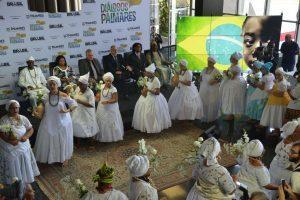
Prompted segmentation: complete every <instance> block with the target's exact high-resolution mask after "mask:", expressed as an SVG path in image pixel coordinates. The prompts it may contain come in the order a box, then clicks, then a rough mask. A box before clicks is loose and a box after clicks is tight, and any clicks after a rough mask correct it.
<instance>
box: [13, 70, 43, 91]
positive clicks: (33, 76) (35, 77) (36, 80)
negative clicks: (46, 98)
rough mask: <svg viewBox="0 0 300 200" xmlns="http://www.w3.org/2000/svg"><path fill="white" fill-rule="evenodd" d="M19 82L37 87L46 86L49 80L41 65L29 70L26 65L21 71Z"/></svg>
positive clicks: (25, 85)
mask: <svg viewBox="0 0 300 200" xmlns="http://www.w3.org/2000/svg"><path fill="white" fill-rule="evenodd" d="M18 84H19V86H21V87H25V88H27V87H28V86H31V87H33V88H37V87H42V86H45V85H46V84H47V81H46V78H45V76H44V74H43V72H42V70H41V69H40V68H39V67H34V68H33V69H32V70H29V69H28V67H26V68H24V69H23V70H22V71H21V72H20V75H19V82H18Z"/></svg>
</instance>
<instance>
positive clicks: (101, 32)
mask: <svg viewBox="0 0 300 200" xmlns="http://www.w3.org/2000/svg"><path fill="white" fill-rule="evenodd" d="M108 33H112V31H111V29H106V30H105V29H102V30H100V34H108Z"/></svg>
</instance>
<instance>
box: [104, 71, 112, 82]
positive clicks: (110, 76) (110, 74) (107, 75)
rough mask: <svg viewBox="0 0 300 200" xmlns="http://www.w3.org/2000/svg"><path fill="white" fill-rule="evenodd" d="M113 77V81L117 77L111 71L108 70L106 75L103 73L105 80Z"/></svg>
mask: <svg viewBox="0 0 300 200" xmlns="http://www.w3.org/2000/svg"><path fill="white" fill-rule="evenodd" d="M108 78H109V79H111V81H114V79H115V77H114V75H113V74H112V73H110V72H107V73H105V74H104V75H103V80H104V81H105V80H106V79H108Z"/></svg>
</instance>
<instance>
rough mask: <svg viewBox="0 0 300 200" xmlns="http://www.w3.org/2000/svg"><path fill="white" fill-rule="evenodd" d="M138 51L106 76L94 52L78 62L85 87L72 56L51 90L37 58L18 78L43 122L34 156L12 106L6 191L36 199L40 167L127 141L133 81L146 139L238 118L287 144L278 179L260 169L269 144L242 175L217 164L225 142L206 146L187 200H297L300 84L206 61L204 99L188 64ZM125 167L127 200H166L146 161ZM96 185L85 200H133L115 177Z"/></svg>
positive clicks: (109, 65)
mask: <svg viewBox="0 0 300 200" xmlns="http://www.w3.org/2000/svg"><path fill="white" fill-rule="evenodd" d="M132 49H133V52H132V53H130V54H129V55H128V56H127V57H126V58H123V56H122V55H120V54H118V53H117V49H116V47H115V46H111V50H110V54H109V55H107V56H106V57H105V58H103V66H104V67H102V65H101V64H100V62H99V61H98V60H97V59H96V58H94V57H93V52H92V51H91V50H87V51H86V58H85V59H82V60H79V62H78V66H79V73H80V77H79V78H78V79H77V78H76V76H75V74H74V72H73V69H72V68H71V67H70V66H68V65H67V62H66V59H65V57H64V56H58V57H57V59H56V66H55V67H54V68H53V73H52V74H53V75H52V76H50V77H49V78H48V79H47V80H46V78H45V77H44V75H43V73H42V71H41V70H40V68H38V67H36V66H35V65H34V58H33V57H29V58H28V60H27V65H28V66H27V67H26V68H24V69H23V70H22V71H21V72H20V75H19V86H20V87H22V89H23V93H24V94H25V96H26V97H27V98H28V100H29V101H30V105H31V108H30V112H31V113H32V115H33V116H35V117H37V118H39V119H40V120H41V122H40V125H39V128H38V132H37V138H36V143H35V146H34V149H33V150H32V149H31V145H30V142H29V138H30V137H31V136H32V134H33V132H34V131H33V128H32V125H31V123H30V121H29V120H28V118H27V117H25V116H23V115H21V114H19V109H20V104H19V102H18V101H16V100H10V101H8V102H7V104H6V110H7V114H6V115H5V116H3V117H2V118H1V120H0V125H1V127H2V128H1V133H0V138H1V139H0V153H1V154H0V176H1V183H3V184H7V185H12V184H14V183H15V181H14V177H17V178H18V179H19V180H21V181H22V182H23V183H25V186H24V187H23V190H22V191H23V194H31V193H32V188H31V187H30V185H28V184H31V183H33V182H34V179H35V177H36V176H38V175H39V174H40V172H39V169H38V166H37V162H40V163H47V164H52V163H62V165H63V166H66V165H67V164H68V160H70V159H71V157H72V154H73V148H74V147H73V145H74V141H73V137H76V138H93V139H95V140H97V141H100V142H117V141H120V140H123V136H124V127H123V121H122V117H121V113H120V110H119V105H118V99H119V91H120V90H121V91H122V93H123V94H122V95H124V97H126V96H127V95H128V94H126V91H127V90H126V89H125V90H124V85H125V82H126V81H127V80H135V81H133V82H137V81H139V82H142V83H141V84H140V87H141V96H140V97H139V99H138V101H137V102H136V105H135V109H134V114H133V119H132V127H133V128H134V129H136V130H138V131H140V132H146V133H149V134H154V133H160V132H161V131H163V130H164V129H168V128H170V127H171V126H172V120H196V119H198V120H201V121H202V122H207V123H210V122H214V121H216V120H217V119H218V118H219V117H220V116H223V117H224V119H225V120H235V116H240V115H246V116H247V117H248V118H249V121H251V122H254V124H255V125H256V126H257V127H258V128H260V127H269V128H273V129H275V130H274V132H273V135H274V136H281V137H282V138H283V139H282V141H281V142H280V143H279V144H278V145H277V147H276V149H275V153H276V156H275V157H274V159H273V161H272V163H271V166H270V169H268V168H267V167H265V166H264V164H263V162H262V155H263V152H264V146H263V144H262V143H261V142H260V141H259V140H252V141H250V142H249V143H248V144H247V146H246V148H245V150H244V152H240V156H239V157H238V159H237V160H238V163H239V164H240V170H239V172H238V174H236V175H232V174H230V173H229V172H228V171H227V169H226V168H224V167H222V166H221V165H220V164H219V163H218V160H219V158H220V157H219V155H220V152H221V146H220V144H219V142H218V141H217V140H216V139H215V138H213V137H212V138H209V139H207V140H205V141H204V143H203V144H202V145H201V147H200V149H199V151H198V153H197V164H196V166H195V169H194V172H193V178H194V179H195V180H196V182H195V185H194V186H193V188H192V189H191V191H190V192H189V194H188V196H187V199H189V200H192V199H194V200H201V199H234V198H237V199H242V198H244V197H245V193H243V190H241V186H246V189H247V191H248V194H249V196H251V195H252V196H253V197H251V199H253V200H254V199H264V198H255V196H260V197H261V196H264V197H265V199H277V198H279V199H287V197H284V196H286V195H288V196H289V197H288V198H290V199H299V197H300V196H299V195H300V185H299V183H300V175H299V173H300V172H299V167H300V137H299V136H300V134H299V133H300V104H299V100H300V76H298V77H297V80H298V84H297V85H295V86H291V85H290V83H289V82H288V81H287V80H286V78H285V71H284V70H283V68H281V67H279V68H277V69H276V70H275V73H274V74H273V73H271V72H270V69H271V68H272V67H273V64H272V62H266V63H263V62H260V61H258V60H255V61H252V62H251V64H250V66H249V67H250V69H251V71H250V72H249V74H248V75H247V77H246V76H243V71H242V68H241V67H240V66H239V61H240V60H241V59H242V58H243V55H242V54H241V53H239V52H234V53H233V54H232V55H231V56H230V63H231V65H230V67H229V68H228V69H227V70H225V71H223V72H220V71H219V70H218V69H217V68H216V67H215V66H214V65H215V64H216V60H215V59H214V58H213V57H212V56H210V57H208V60H207V67H206V68H205V69H204V70H203V71H202V72H201V75H200V80H199V81H200V88H199V91H198V89H197V87H196V86H195V84H194V82H193V73H192V71H191V70H189V69H188V67H189V66H188V62H187V61H186V60H184V59H183V60H181V61H180V62H179V69H178V71H176V70H175V71H174V70H173V69H172V68H171V67H170V66H171V65H172V63H171V62H169V61H167V60H166V59H165V58H164V57H163V55H162V54H161V53H160V51H159V47H158V45H157V43H156V42H155V41H152V42H151V50H150V51H149V52H148V53H146V55H144V54H143V53H142V46H141V44H139V43H136V44H134V45H133V48H132ZM245 77H246V78H245ZM171 82H172V84H173V86H174V88H175V89H174V90H173V93H172V95H171V97H170V98H169V100H168V101H167V100H166V98H165V97H164V95H163V94H162V93H161V91H160V88H161V86H162V85H164V84H170V83H171ZM96 106H97V108H96ZM5 128H6V129H5ZM4 129H5V130H4ZM126 165H127V167H128V169H129V172H130V175H131V180H130V191H129V199H132V200H133V199H134V200H135V199H149V200H150V199H151V200H156V199H158V195H157V190H156V189H155V188H154V187H153V185H152V184H151V181H150V179H149V176H150V170H149V160H148V158H147V157H146V156H139V155H134V156H132V157H130V158H128V159H127V160H126ZM108 172H109V173H108ZM97 175H98V176H97V177H98V179H97V182H98V187H97V190H98V192H99V194H95V193H91V192H89V193H87V194H86V195H85V196H84V197H83V199H127V197H126V196H125V195H124V194H123V193H122V192H120V191H117V190H114V189H113V187H112V177H113V169H112V168H110V167H108V166H107V165H104V166H103V167H102V168H101V169H100V170H99V171H98V172H97ZM282 180H285V181H284V184H282ZM26 184H27V185H26ZM0 191H1V188H0ZM26 191H27V192H26ZM27 196H29V197H26V198H28V199H30V195H27ZM278 196H279V197H278ZM0 198H2V197H0Z"/></svg>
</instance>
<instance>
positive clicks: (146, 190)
mask: <svg viewBox="0 0 300 200" xmlns="http://www.w3.org/2000/svg"><path fill="white" fill-rule="evenodd" d="M126 165H127V168H128V170H129V173H130V177H131V179H130V183H129V199H130V200H143V199H149V200H158V194H157V190H156V189H155V188H154V187H153V186H152V185H151V180H150V179H149V177H150V170H149V166H150V163H149V160H148V157H147V156H136V155H134V156H131V157H129V158H128V159H127V160H126Z"/></svg>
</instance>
